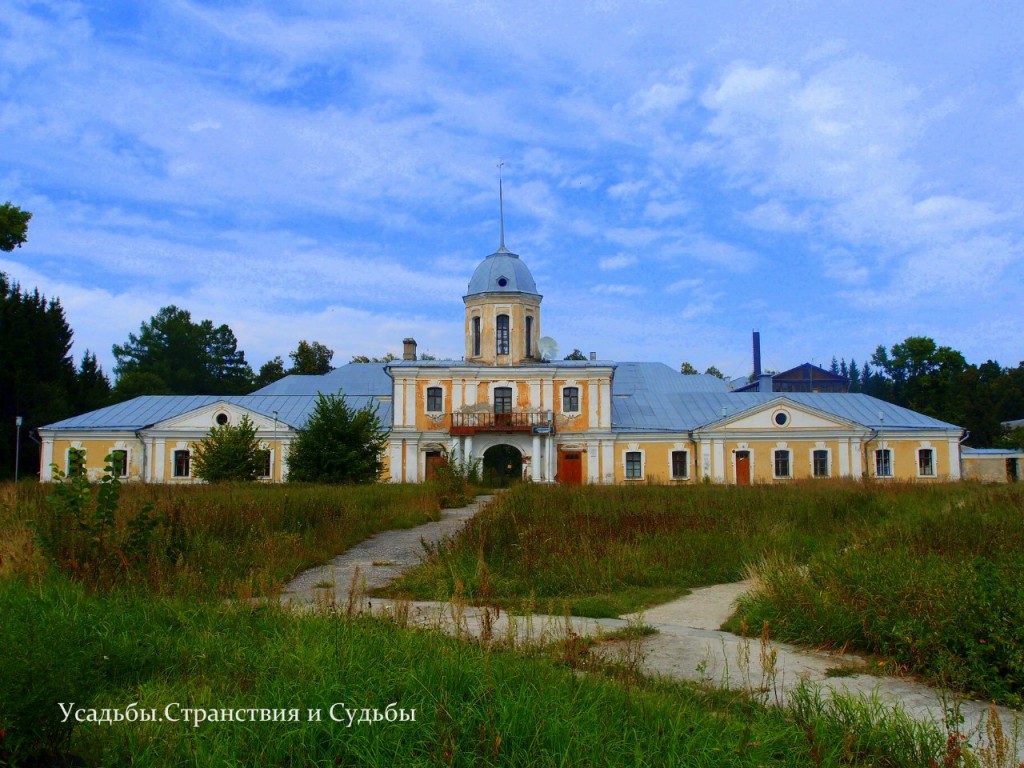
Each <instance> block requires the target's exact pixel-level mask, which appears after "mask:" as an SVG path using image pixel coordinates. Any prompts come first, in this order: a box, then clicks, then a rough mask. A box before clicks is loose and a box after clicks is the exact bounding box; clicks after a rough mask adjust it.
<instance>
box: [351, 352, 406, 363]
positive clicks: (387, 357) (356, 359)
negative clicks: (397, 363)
mask: <svg viewBox="0 0 1024 768" xmlns="http://www.w3.org/2000/svg"><path fill="white" fill-rule="evenodd" d="M397 359H398V355H396V354H394V353H393V352H386V353H384V355H383V356H382V357H367V356H366V355H352V359H351V360H349V362H350V363H390V362H391V361H392V360H397Z"/></svg>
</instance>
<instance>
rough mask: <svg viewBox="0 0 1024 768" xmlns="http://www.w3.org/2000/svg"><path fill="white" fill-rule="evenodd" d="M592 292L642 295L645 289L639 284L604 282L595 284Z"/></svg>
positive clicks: (613, 294)
mask: <svg viewBox="0 0 1024 768" xmlns="http://www.w3.org/2000/svg"><path fill="white" fill-rule="evenodd" d="M592 290H593V291H594V293H603V294H606V295H608V296H642V295H643V294H644V293H646V289H645V288H643V287H642V286H639V285H625V284H623V283H604V284H601V285H595V286H594V287H593V289H592Z"/></svg>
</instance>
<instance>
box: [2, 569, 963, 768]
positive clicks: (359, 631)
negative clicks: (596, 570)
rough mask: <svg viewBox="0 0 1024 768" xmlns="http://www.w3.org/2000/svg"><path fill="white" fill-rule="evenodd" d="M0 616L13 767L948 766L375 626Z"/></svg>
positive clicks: (867, 735)
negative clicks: (398, 714)
mask: <svg viewBox="0 0 1024 768" xmlns="http://www.w3.org/2000/svg"><path fill="white" fill-rule="evenodd" d="M0 617H2V621H3V627H4V631H3V632H2V633H0V659H2V665H3V672H4V674H3V675H0V764H11V765H72V764H74V765H80V764H84V765H128V764H131V765H138V766H186V765H188V766H192V765H277V766H335V765H342V766H346V765H351V766H394V765H403V766H414V765H453V766H493V765H503V766H555V765H558V766H564V765H575V766H624V765H636V766H654V765H658V766H661V765H706V766H759V765H764V766H769V765H771V766H839V765H868V764H871V765H880V766H903V765H906V766H916V765H926V764H928V761H929V760H932V761H934V764H936V765H939V764H947V763H943V762H942V761H943V756H944V739H943V736H942V735H941V734H939V733H937V732H936V731H935V730H933V729H928V728H925V727H922V726H917V725H913V724H908V723H905V722H902V721H900V720H898V719H897V718H893V717H890V716H887V715H884V714H881V713H877V712H876V713H871V712H868V711H866V710H864V709H863V708H854V709H853V710H852V715H853V716H851V711H845V712H838V711H837V712H830V711H828V708H827V706H826V705H823V704H821V702H817V703H815V701H814V699H813V698H812V697H808V698H806V699H805V700H804V701H802V703H801V707H800V709H799V711H794V712H786V711H782V710H775V709H766V708H763V707H760V706H757V705H755V704H753V703H752V702H751V701H749V700H747V699H744V698H743V697H739V696H735V695H727V694H720V693H709V692H705V691H701V690H699V689H697V688H694V687H689V686H683V685H674V684H666V683H644V682H642V681H641V682H638V683H635V684H634V685H632V686H629V687H623V686H621V685H618V684H616V683H615V682H613V681H612V680H609V679H604V678H602V677H600V676H584V677H581V676H579V675H577V674H576V673H575V672H574V671H573V670H570V669H567V668H565V667H562V666H560V665H559V664H557V663H555V662H553V661H552V660H550V659H548V658H546V657H543V656H536V657H529V658H524V657H521V656H517V655H515V654H512V653H507V652H500V651H494V650H488V648H486V647H482V646H475V645H465V644H461V643H459V642H456V641H454V640H452V639H448V638H445V637H443V636H441V635H439V634H435V633H425V632H418V631H412V630H407V629H402V628H400V627H397V626H395V625H394V624H390V623H385V622H382V621H378V620H373V619H365V618H363V619H348V618H345V617H334V616H326V615H308V616H294V615H290V614H286V613H284V612H283V611H281V610H279V609H276V608H269V607H262V608H255V609H254V608H251V607H242V606H240V605H237V604H236V606H235V607H225V606H222V605H217V604H214V603H210V602H206V603H194V602H192V601H186V600H182V599H181V598H155V597H147V596H144V595H141V594H139V593H138V592H131V593H128V592H125V591H123V590H115V591H113V592H111V593H109V594H107V595H96V594H90V593H87V592H86V591H85V590H84V589H82V587H81V586H80V585H77V584H72V583H70V582H68V581H66V580H64V579H63V578H57V577H48V578H46V579H44V580H43V581H42V582H40V583H39V584H37V585H35V586H29V585H27V584H26V583H25V582H24V581H23V580H21V579H16V578H6V579H0ZM61 702H63V703H64V704H65V706H69V705H70V704H71V703H72V702H74V705H75V707H76V708H77V709H78V710H85V711H89V710H96V711H97V712H102V711H103V709H105V708H110V709H112V710H119V711H122V712H123V711H125V710H126V708H127V707H128V705H129V704H132V703H135V702H137V707H136V709H144V710H147V711H149V710H156V713H157V715H158V717H162V715H163V713H164V708H165V707H166V706H167V705H169V704H177V705H179V707H180V708H185V707H188V708H199V709H204V710H221V709H231V710H235V709H249V708H256V709H260V708H268V709H286V710H287V709H292V708H295V709H297V710H298V713H299V718H298V720H297V721H295V722H274V721H270V722H260V721H257V722H249V721H246V722H206V723H203V724H202V725H200V726H199V727H193V726H192V725H191V724H190V723H185V722H168V721H166V720H157V721H147V722H106V723H104V722H89V721H88V720H87V719H86V721H85V722H81V723H76V719H75V718H74V717H72V718H71V719H70V721H69V722H63V723H62V722H61V720H62V717H63V714H62V711H61V709H60V707H59V703H61ZM392 702H394V703H395V704H396V706H397V707H398V708H402V709H405V710H407V711H408V710H413V709H415V711H416V719H415V721H409V722H376V723H358V722H357V723H356V724H354V725H353V726H352V727H349V726H348V723H347V721H344V719H343V722H334V721H333V720H332V719H331V718H330V714H329V710H330V707H331V706H332V705H333V704H335V703H344V705H345V706H346V707H348V708H350V709H356V710H360V709H362V708H364V707H365V708H369V709H380V710H384V709H385V708H386V707H387V706H388V705H389V704H391V703H392ZM309 710H318V711H320V712H321V715H320V719H319V720H316V719H310V718H309V715H308V712H309ZM174 715H175V716H178V717H180V716H181V713H180V709H177V710H174ZM86 717H87V716H86ZM948 764H949V765H959V764H961V763H960V762H959V761H956V762H949V763H948Z"/></svg>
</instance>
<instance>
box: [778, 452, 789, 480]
mask: <svg viewBox="0 0 1024 768" xmlns="http://www.w3.org/2000/svg"><path fill="white" fill-rule="evenodd" d="M775 476H776V477H790V476H791V475H790V472H789V451H775Z"/></svg>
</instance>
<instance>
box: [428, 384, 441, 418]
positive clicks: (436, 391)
mask: <svg viewBox="0 0 1024 768" xmlns="http://www.w3.org/2000/svg"><path fill="white" fill-rule="evenodd" d="M443 400H444V393H443V391H442V390H441V388H440V387H427V411H429V412H430V413H440V412H441V410H442V408H443V407H444V405H443Z"/></svg>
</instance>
